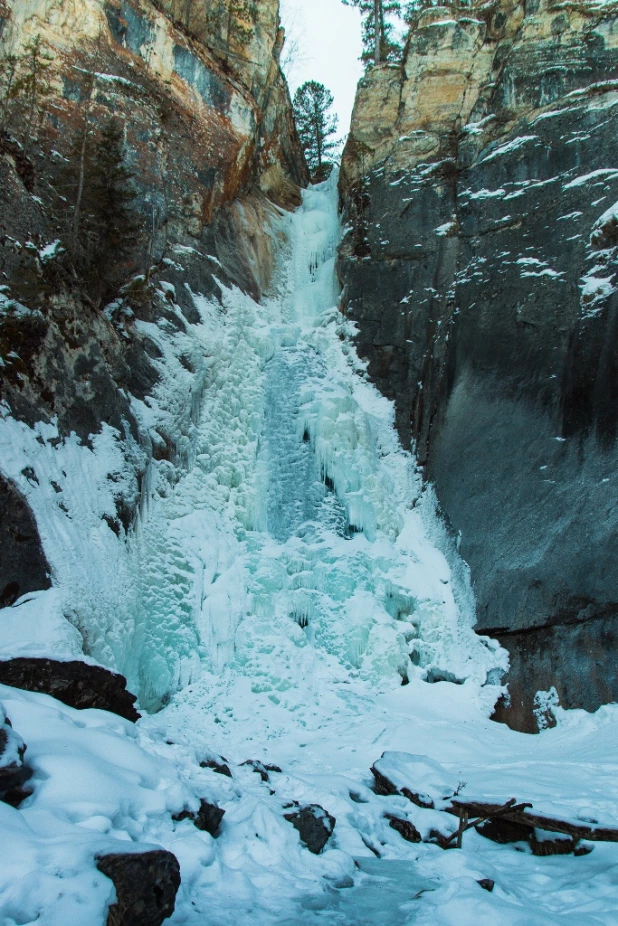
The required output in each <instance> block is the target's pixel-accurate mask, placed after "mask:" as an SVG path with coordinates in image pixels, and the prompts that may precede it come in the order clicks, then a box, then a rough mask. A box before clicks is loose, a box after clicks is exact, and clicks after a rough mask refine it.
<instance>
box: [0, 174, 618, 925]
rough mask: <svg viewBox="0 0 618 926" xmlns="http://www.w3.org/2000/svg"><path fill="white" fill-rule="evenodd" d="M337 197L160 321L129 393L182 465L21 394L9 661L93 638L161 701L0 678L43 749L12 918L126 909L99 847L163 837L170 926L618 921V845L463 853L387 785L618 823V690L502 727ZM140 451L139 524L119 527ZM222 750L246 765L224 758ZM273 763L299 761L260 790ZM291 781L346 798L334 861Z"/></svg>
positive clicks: (499, 665) (95, 652) (492, 662)
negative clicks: (347, 257)
mask: <svg viewBox="0 0 618 926" xmlns="http://www.w3.org/2000/svg"><path fill="white" fill-rule="evenodd" d="M336 201H337V195H336V176H335V177H333V178H331V180H330V181H329V182H327V184H325V185H323V186H321V187H314V188H311V189H309V190H308V191H307V192H306V194H305V197H304V203H303V206H302V207H301V208H300V209H299V210H298V211H297V213H295V214H294V215H293V216H287V215H283V216H280V217H279V218H277V219H276V223H277V227H276V228H275V230H274V231H275V232H276V233H277V234H278V235H279V236H280V239H281V240H282V241H283V240H285V241H287V244H284V245H282V246H281V260H280V267H279V271H278V274H277V278H276V280H275V283H274V285H273V291H272V293H271V294H270V296H269V297H268V298H266V299H265V300H264V302H263V304H261V305H257V304H256V303H254V302H253V301H252V300H251V299H250V297H249V296H247V295H245V294H243V293H241V292H239V291H238V290H235V289H226V288H224V287H223V288H222V289H223V305H222V306H220V305H218V304H217V303H211V302H209V301H208V300H206V299H205V298H204V297H202V296H199V295H197V294H196V295H195V297H194V301H195V305H196V308H197V309H198V311H199V313H200V319H201V320H200V322H199V323H198V324H196V325H191V326H189V325H186V324H185V323H184V321H183V319H182V314H181V312H180V310H179V309H178V308H177V307H175V306H174V305H173V304H172V303H169V305H170V311H173V312H175V313H176V318H177V320H178V325H177V326H176V325H174V326H172V325H168V324H161V325H156V324H147V323H143V322H140V323H136V324H139V326H140V329H141V333H142V334H143V336H145V337H149V338H151V339H152V341H153V342H155V343H156V345H157V347H158V348H159V351H160V352H161V358H160V359H159V360H157V361H156V364H157V368H158V371H159V373H160V381H159V383H158V384H157V386H156V387H155V389H154V392H153V395H152V397H151V398H150V399H149V401H148V403H146V402H139V401H137V400H136V399H134V398H132V399H131V403H132V407H133V408H134V410H135V413H136V415H137V416H138V418H139V421H140V427H141V430H142V437H143V440H144V442H147V441H148V440H149V441H152V443H153V444H155V445H156V446H158V447H159V448H160V449H161V450H164V449H167V451H168V452H167V453H166V454H163V453H161V454H159V456H161V457H166V458H161V459H159V460H152V461H150V462H148V460H147V456H146V454H145V452H144V449H143V447H141V446H140V445H138V444H137V442H135V441H134V440H133V439H132V438H131V437H130V435H121V434H119V433H118V432H116V431H114V430H113V429H112V428H109V427H107V426H105V427H104V428H103V430H102V431H101V433H100V434H99V435H97V436H95V437H93V438H91V441H90V443H89V444H86V443H81V442H80V441H79V440H78V439H77V437H76V436H75V435H72V436H71V437H69V438H67V439H65V440H64V441H59V440H58V433H57V428H56V426H55V424H54V423H53V422H52V423H50V424H44V423H39V424H38V425H37V426H36V427H35V428H29V427H27V426H26V425H25V424H23V423H20V422H17V421H15V420H14V419H12V418H11V416H10V415H9V414H8V410H7V409H6V407H2V416H1V419H0V458H1V459H2V469H3V472H4V473H5V475H7V476H9V477H10V478H11V479H13V480H14V481H15V483H16V484H17V485H18V487H19V488H20V490H21V491H22V492H23V493H24V494H25V496H26V497H27V499H28V501H29V503H30V505H31V507H32V510H33V512H34V515H35V517H36V519H37V524H38V527H39V531H40V533H41V537H42V540H43V543H44V546H45V551H46V554H47V556H48V559H49V562H50V565H51V569H52V578H53V587H52V588H51V589H49V590H48V591H45V592H40V593H36V594H32V595H27V596H23V597H22V599H20V601H18V602H16V604H15V605H14V606H13V607H11V608H7V609H4V610H3V611H2V624H1V629H0V646H1V650H0V654H1V655H2V656H3V657H4V658H6V657H7V656H10V655H20V654H30V655H32V654H35V653H36V654H44V655H52V654H53V655H55V657H56V658H64V659H66V658H75V657H76V656H77V655H78V654H79V649H80V646H81V645H82V643H84V644H85V647H86V652H87V653H88V656H89V658H90V659H92V660H97V661H98V662H100V663H102V664H104V665H107V666H110V667H111V668H113V669H116V670H118V671H122V672H123V673H124V674H126V675H127V677H128V679H129V683H130V687H132V688H134V689H135V690H136V691H139V698H140V706H141V708H142V709H146V710H148V711H150V713H147V714H146V715H145V716H144V717H143V718H142V719H141V720H140V721H139V722H138V723H137V724H136V725H132V724H130V723H128V722H127V721H125V720H123V719H121V718H118V717H116V716H114V715H112V714H108V713H105V712H102V711H96V710H86V711H74V710H72V709H71V708H69V707H66V706H64V705H62V704H59V703H58V702H57V701H54V700H53V699H52V698H49V697H47V696H45V695H40V694H30V693H26V692H21V691H18V690H16V689H11V688H8V687H6V686H0V700H1V701H2V702H3V704H4V709H5V710H6V714H7V715H8V716H9V717H10V719H11V721H12V722H13V725H14V728H15V731H16V732H17V734H19V735H20V736H21V737H23V740H24V741H25V742H26V743H27V745H28V750H27V752H26V758H27V760H28V761H29V763H30V764H31V766H32V767H33V768H34V777H33V779H32V783H33V785H34V790H33V793H32V795H31V796H30V797H28V798H27V799H26V800H25V801H24V802H23V803H22V804H21V806H20V808H19V809H18V810H15V809H13V808H11V807H8V806H6V805H2V804H0V815H2V821H1V824H0V825H2V827H3V835H4V840H3V849H4V851H3V852H2V864H1V865H0V922H2V923H3V926H4V924H5V923H6V926H14V924H16V923H29V922H35V921H36V922H37V923H39V924H41V926H61V924H62V926H82V924H84V923H88V924H89V926H90V924H92V926H97V924H101V926H102V924H103V923H104V922H105V916H106V909H107V906H108V905H109V903H110V902H113V899H114V893H113V888H112V886H111V884H110V882H109V881H107V879H105V878H104V877H103V876H102V875H101V874H100V873H99V872H98V871H97V869H96V867H95V864H94V858H95V856H96V855H97V854H101V853H104V852H106V851H118V850H119V849H122V850H126V851H141V850H143V849H144V848H149V847H152V846H154V845H156V846H163V847H164V848H167V849H169V850H170V851H172V852H174V853H175V855H176V856H177V858H178V859H179V861H180V865H181V873H182V884H181V887H180V891H179V894H178V898H177V905H176V912H175V913H174V915H173V917H172V918H171V919H170V921H169V922H170V924H171V926H181V924H182V926H198V924H200V926H201V924H203V923H204V922H209V923H212V924H214V926H249V924H251V926H271V924H272V926H274V924H287V926H302V924H307V926H309V924H318V923H328V924H333V926H361V924H363V923H365V922H371V923H374V922H377V921H379V922H381V923H384V924H387V926H406V924H408V923H412V922H414V923H415V924H417V923H426V924H432V926H433V924H436V923H440V924H447V923H453V924H457V926H468V924H472V923H474V924H477V923H479V922H480V923H490V922H491V923H495V922H499V923H500V924H507V926H508V924H526V926H529V924H548V923H557V922H560V923H564V922H573V923H577V924H578V926H579V924H591V926H592V924H597V926H598V924H607V926H610V924H615V923H616V915H615V910H616V906H617V903H618V888H617V886H616V885H618V848H617V847H616V846H613V845H602V844H598V845H596V846H595V849H594V852H593V853H592V854H591V855H589V856H585V857H582V858H574V857H572V856H564V857H555V858H551V859H546V858H543V859H539V858H536V857H534V856H532V855H531V854H530V851H529V850H528V849H527V848H526V847H521V846H519V847H518V849H515V848H513V847H512V846H500V845H496V844H494V843H491V842H489V841H488V840H485V839H483V838H482V837H481V836H479V835H478V834H476V832H474V831H470V832H469V833H466V835H465V837H464V844H463V849H462V850H453V851H449V852H444V851H443V850H441V849H439V848H438V847H437V846H436V845H431V844H418V845H417V844H410V843H408V842H406V841H405V840H403V839H402V837H401V836H400V835H399V833H398V832H396V831H395V830H394V829H393V828H392V827H390V826H389V822H388V818H387V817H386V816H385V814H392V815H395V816H397V817H399V818H401V819H407V820H409V821H410V822H411V823H413V824H414V825H415V826H417V828H418V829H419V830H420V831H421V832H422V833H423V835H428V834H429V831H430V829H431V828H437V829H440V830H441V831H443V832H452V830H453V828H454V826H455V825H456V821H455V819H454V818H450V817H447V816H446V815H444V814H442V813H440V812H439V811H438V810H423V809H422V808H419V807H416V806H415V805H413V804H412V803H411V802H410V801H408V800H407V799H406V798H405V797H403V796H400V795H394V796H389V797H381V796H378V795H376V794H375V793H374V791H373V790H371V785H372V776H371V773H370V767H371V765H372V764H374V763H376V762H378V763H380V762H382V763H385V766H384V767H385V768H387V769H388V773H389V777H390V775H393V776H397V780H398V781H399V780H401V782H404V780H406V779H408V778H410V779H411V778H413V779H414V781H413V782H412V784H413V785H416V786H417V787H418V788H419V789H421V790H423V791H424V792H426V793H427V794H428V795H430V796H431V797H432V799H434V800H438V799H440V800H441V799H442V798H444V797H445V796H446V792H448V790H449V789H450V790H451V791H452V790H453V789H454V788H456V789H458V790H461V791H462V792H463V795H464V797H465V796H469V795H473V796H475V797H483V798H484V799H486V800H496V801H501V802H502V801H505V800H507V799H509V798H511V797H513V796H516V797H517V798H518V799H521V800H524V799H525V800H530V801H532V802H533V803H534V807H535V810H539V811H542V812H545V813H548V814H551V813H555V814H560V813H561V814H563V815H567V816H569V817H570V818H573V819H590V818H594V819H597V820H599V821H600V822H602V823H605V824H612V823H613V824H616V823H618V779H617V777H616V774H615V770H616V764H617V761H618V746H617V745H616V738H615V735H614V734H615V726H616V721H617V720H618V710H617V709H616V707H615V706H607V707H604V708H601V709H600V710H599V711H597V712H596V714H593V715H590V714H586V713H585V712H583V711H570V712H566V711H563V710H562V709H561V708H560V707H559V706H557V705H556V703H555V699H554V698H553V695H552V693H551V692H547V693H542V694H541V695H540V696H539V699H538V707H539V714H541V713H543V714H545V713H547V712H548V711H549V712H551V713H553V714H554V715H555V716H556V717H557V721H558V722H557V726H556V727H555V728H554V729H545V730H544V731H543V732H542V733H541V734H539V735H538V736H536V737H533V736H527V735H524V734H518V733H514V732H513V731H511V730H509V729H507V728H506V727H504V726H502V725H499V724H495V723H493V722H491V721H490V720H489V719H488V717H489V714H490V713H491V710H492V708H493V705H494V703H495V700H496V698H497V696H498V695H499V694H500V692H501V690H502V689H501V688H500V687H499V681H500V677H501V675H502V673H503V672H504V670H505V669H506V666H507V658H506V654H505V652H504V651H503V650H502V649H501V648H500V647H499V646H498V644H497V643H496V642H495V641H492V640H490V639H489V638H486V637H477V636H476V635H475V634H474V632H473V630H472V624H473V620H474V608H473V600H472V593H471V590H470V585H469V579H468V574H467V567H466V565H465V563H463V562H462V560H461V559H460V558H459V556H458V554H457V552H456V549H455V543H454V542H453V540H452V538H451V537H450V535H449V533H448V531H447V529H446V527H445V525H444V524H443V522H442V521H441V520H440V518H439V517H438V515H437V506H436V500H435V496H434V493H433V490H432V489H431V487H430V486H427V485H423V483H422V481H421V479H420V476H419V473H418V472H417V468H416V462H415V459H414V458H413V456H411V455H410V454H408V453H406V452H404V451H403V450H402V448H401V446H400V444H399V442H398V438H397V435H396V432H395V429H394V410H393V406H392V404H391V403H390V402H388V401H387V400H386V399H385V398H383V397H382V396H381V395H380V394H379V393H378V392H377V391H376V389H375V388H374V387H373V386H372V385H371V383H370V382H369V381H368V378H367V376H366V373H365V368H364V364H363V363H362V362H361V361H360V360H359V359H358V357H357V355H356V353H355V351H354V347H353V341H352V338H353V335H354V331H355V329H354V324H353V322H352V321H351V320H349V319H347V318H346V317H344V316H343V315H342V314H341V313H340V311H339V309H338V307H337V302H338V291H337V287H336V283H335V275H334V258H335V248H336V244H337V240H338V236H339V234H340V229H339V226H338V221H337V215H336ZM525 260H527V261H530V260H534V259H532V258H526V259H525ZM523 266H534V267H536V266H537V264H530V263H528V264H525V265H523ZM163 291H164V292H165V293H166V294H167V295H168V296H169V297H170V298H173V296H174V293H173V291H172V289H171V288H170V287H165V286H164V287H163ZM181 358H184V361H185V362H184V363H183V362H181ZM188 367H190V369H188ZM140 468H141V469H142V470H143V472H144V475H143V478H142V491H141V495H140V508H139V515H138V519H137V523H136V525H135V526H134V528H133V529H132V530H131V531H129V533H128V535H127V536H125V535H124V532H120V534H119V535H117V533H116V532H114V531H113V530H112V529H111V527H110V526H109V519H112V518H114V517H115V516H116V504H117V501H118V499H123V498H125V499H129V498H132V497H133V496H134V495H135V494H136V492H137V487H136V484H135V471H136V469H140ZM110 477H112V478H110ZM106 518H107V520H106ZM439 677H447V678H451V679H454V680H455V681H453V682H450V681H438V682H435V683H433V684H428V683H427V681H425V679H428V678H439ZM455 682H456V683H455ZM383 754H385V755H384V758H383V759H381V757H382V755H383ZM213 755H214V756H215V757H218V756H220V755H223V756H225V758H226V760H227V762H228V763H229V765H230V768H231V770H232V775H233V777H232V778H228V777H225V776H222V775H220V774H217V773H216V772H215V771H213V770H212V769H210V768H202V767H201V766H200V762H203V761H204V760H205V759H207V758H212V757H213ZM247 759H250V760H260V761H262V762H268V763H276V764H277V765H278V766H279V767H280V768H281V770H282V771H281V772H280V773H278V772H271V773H270V781H269V782H263V781H262V779H261V776H260V775H258V774H256V773H255V772H254V771H253V769H252V768H251V767H250V766H247V765H241V764H240V763H242V762H244V761H245V760H247ZM435 763H439V766H437V765H436V764H435ZM445 789H446V791H445ZM201 799H206V800H209V801H211V802H216V803H217V804H218V805H219V806H220V807H222V808H223V809H224V810H225V812H226V813H225V817H224V820H223V823H222V827H221V835H220V836H219V838H218V839H213V838H212V837H211V836H209V835H208V834H207V833H203V832H201V831H199V830H197V829H196V828H195V827H194V826H193V824H192V822H191V821H190V820H183V821H182V822H175V821H174V820H173V819H172V816H173V814H176V813H178V812H179V811H181V810H182V809H183V808H189V809H192V810H195V809H197V807H198V806H199V802H200V800H201ZM293 801H298V802H299V803H301V804H309V803H312V804H319V805H320V806H321V807H323V808H324V809H325V810H326V811H328V812H329V813H331V814H332V815H333V816H334V817H335V818H336V821H337V822H336V826H335V831H334V834H333V836H332V837H331V839H330V840H329V843H328V844H327V847H326V849H325V850H324V852H323V853H322V854H321V855H319V856H314V855H312V854H311V853H309V852H308V851H307V850H306V849H305V848H303V846H302V844H301V843H300V840H299V836H298V833H297V832H296V830H295V829H294V828H293V826H292V825H291V824H290V823H289V822H288V821H286V820H285V818H284V814H285V813H286V812H289V805H290V803H291V802H293ZM286 808H287V809H286ZM519 849H522V851H519ZM355 860H357V861H358V867H357V865H356V863H355ZM480 878H492V879H493V880H494V881H495V882H496V887H495V889H494V892H493V893H492V894H489V893H487V892H484V891H482V889H481V888H480V887H479V885H478V884H477V881H478V880H479V879H480ZM352 885H353V886H352Z"/></svg>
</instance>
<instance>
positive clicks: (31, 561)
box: [0, 476, 51, 620]
mask: <svg viewBox="0 0 618 926" xmlns="http://www.w3.org/2000/svg"><path fill="white" fill-rule="evenodd" d="M49 572H50V569H49V565H48V563H47V559H46V557H45V553H44V552H43V546H42V544H41V539H40V537H39V532H38V529H37V526H36V522H35V520H34V516H33V514H32V512H31V510H30V508H29V506H28V503H27V501H26V499H25V498H24V497H23V496H22V494H21V493H20V492H19V491H18V489H17V488H16V487H15V486H14V485H13V484H12V483H11V482H9V481H8V480H7V479H4V477H2V476H0V608H6V607H9V606H10V605H12V604H14V602H15V601H17V599H18V598H20V597H21V596H22V595H25V594H26V592H34V591H37V590H38V589H43V588H49V586H50V584H51V582H50V578H49ZM0 620H1V618H0Z"/></svg>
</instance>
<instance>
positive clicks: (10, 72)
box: [0, 53, 19, 134]
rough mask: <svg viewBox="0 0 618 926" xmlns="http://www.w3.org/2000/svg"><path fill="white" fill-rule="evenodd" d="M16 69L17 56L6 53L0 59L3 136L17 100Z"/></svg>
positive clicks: (0, 130) (1, 131) (0, 132)
mask: <svg viewBox="0 0 618 926" xmlns="http://www.w3.org/2000/svg"><path fill="white" fill-rule="evenodd" d="M18 68H19V58H18V57H17V55H14V54H12V53H8V54H6V55H5V56H4V57H3V58H2V59H0V134H4V132H6V130H7V128H8V126H9V122H10V118H11V113H12V109H13V105H14V103H15V100H16V98H17V91H16V89H15V84H16V82H17V72H18Z"/></svg>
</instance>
